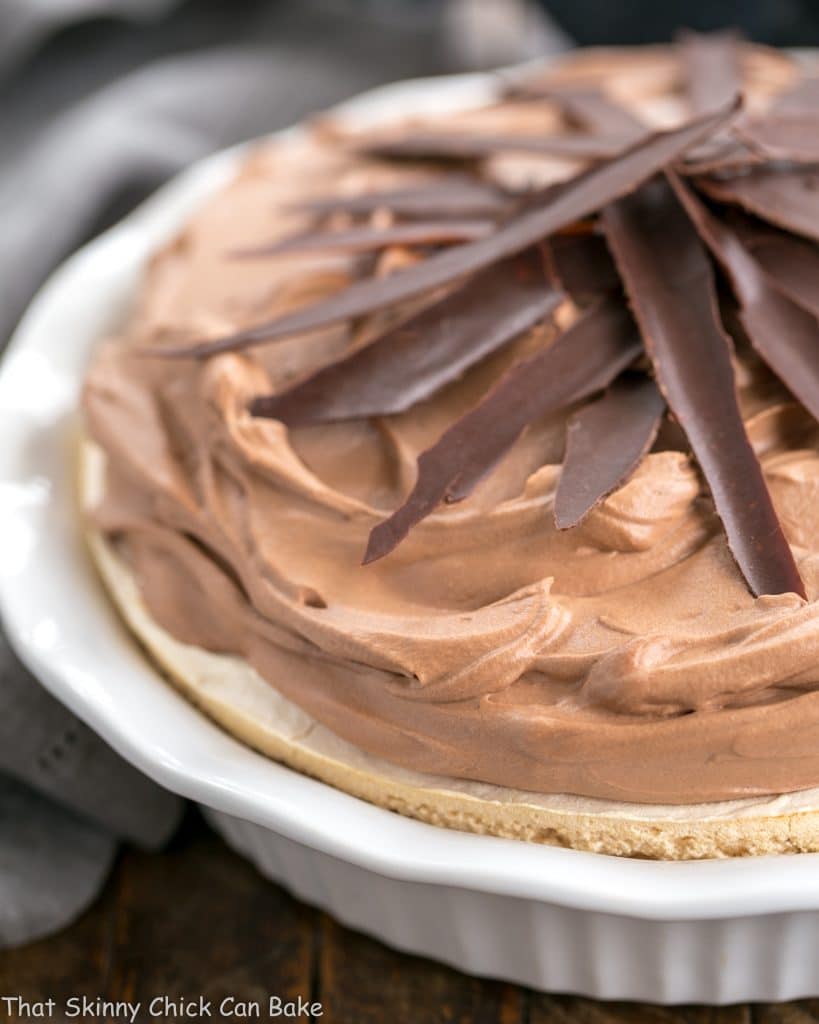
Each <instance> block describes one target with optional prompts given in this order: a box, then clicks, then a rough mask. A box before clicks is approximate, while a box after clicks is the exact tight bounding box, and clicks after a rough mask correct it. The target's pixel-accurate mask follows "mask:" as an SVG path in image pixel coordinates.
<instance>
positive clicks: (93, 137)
mask: <svg viewBox="0 0 819 1024" xmlns="http://www.w3.org/2000/svg"><path fill="white" fill-rule="evenodd" d="M457 3H458V10H457V11H456V12H455V13H456V15H457V17H456V20H455V22H454V24H456V25H457V26H458V31H457V42H458V46H457V47H456V48H453V47H451V46H448V45H447V42H446V39H447V36H446V23H445V19H444V20H442V15H441V12H442V7H441V5H440V4H438V3H437V2H435V0H413V2H409V0H300V3H299V4H289V3H273V2H270V0H258V2H253V0H247V2H243V0H195V2H189V3H177V2H175V0H0V111H2V131H0V224H2V226H3V228H2V231H0V267H2V268H3V269H2V274H0V348H2V345H3V343H4V341H5V340H6V338H7V336H8V334H9V333H10V331H11V330H12V328H13V326H14V324H15V323H16V321H17V319H18V318H19V316H20V314H21V313H22V311H23V310H24V308H25V306H26V304H27V302H28V301H29V299H30V298H31V296H32V295H33V293H34V292H35V291H36V289H37V288H38V287H39V285H40V283H41V282H42V280H43V278H44V277H45V275H46V274H47V273H48V272H49V271H50V270H51V269H52V268H53V267H54V265H55V264H56V263H57V262H58V261H59V260H60V259H61V258H63V256H65V255H66V254H67V253H68V252H70V251H71V250H72V249H73V248H75V247H76V246H77V245H79V244H80V243H82V242H83V241H84V240H85V239H86V238H88V237H89V236H90V235H92V234H94V233H96V232H97V231H98V230H100V229H101V228H102V227H104V226H105V225H106V224H107V223H110V222H111V221H112V220H113V219H116V218H117V217H118V216H120V215H121V214H123V213H124V212H126V211H127V209H128V208H129V207H130V206H132V205H133V204H134V202H136V201H137V200H138V199H139V198H141V197H143V196H145V195H147V194H148V193H149V192H151V191H152V190H153V189H154V188H155V187H156V186H157V185H158V184H160V183H161V182H162V181H163V180H165V179H166V178H167V177H169V176H170V175H171V174H172V173H174V172H175V171H176V170H178V169H179V168H181V167H183V166H185V165H186V164H188V163H190V162H191V161H193V160H196V159H197V158H199V157H201V156H203V155H204V154H206V153H208V152H210V151H212V150H214V149H216V148H218V147H220V146H224V145H227V144H229V143H232V142H236V141H239V140H242V139H245V138H248V137H250V136H253V135H256V134H259V133H262V132H265V131H270V130H273V129H275V128H278V127H282V126H284V125H286V124H289V123H291V122H293V121H294V120H296V119H298V118H300V117H302V116H304V115H306V114H308V113H310V112H311V111H315V110H318V109H321V108H322V107H325V106H327V105H329V104H331V103H333V102H335V101H337V100H339V99H342V98H343V97H345V96H348V95H351V94H353V93H355V92H358V91H360V90H362V89H364V88H367V87H368V86H371V85H375V84H377V83H379V82H383V81H388V80H391V79H396V78H401V77H407V76H410V75H419V74H428V73H432V72H437V71H444V70H452V67H451V62H452V60H453V57H452V54H453V53H457V54H458V56H457V58H454V59H457V60H458V61H459V62H460V63H463V62H464V60H465V59H468V60H474V59H477V60H479V61H492V60H495V59H503V60H507V59H511V58H512V57H513V56H515V53H514V52H508V51H509V45H510V43H509V40H508V39H507V40H506V43H505V44H504V45H505V46H506V47H507V49H506V50H505V51H503V52H502V53H499V52H497V51H494V50H493V49H492V47H491V45H489V44H488V41H487V39H486V38H485V37H484V38H482V37H481V32H480V24H479V22H480V17H481V15H480V11H481V10H485V8H484V7H482V5H481V4H477V5H476V4H475V3H474V0H470V2H469V3H467V4H464V2H463V0H457ZM469 6H471V7H472V15H473V16H475V17H477V19H478V20H477V21H475V20H474V17H473V20H471V21H470V20H469V11H468V10H467V8H468V7H469ZM491 6H497V4H492V5H491ZM89 13H90V14H101V13H107V14H110V15H111V16H112V19H115V20H111V19H109V20H105V21H93V22H88V21H87V20H86V21H83V23H82V24H76V25H74V26H73V27H72V28H71V29H70V31H65V30H64V31H62V32H60V33H59V34H58V35H57V37H56V38H50V34H51V33H53V32H54V30H55V29H56V28H58V27H64V26H65V25H66V24H68V23H69V22H71V21H72V19H73V20H75V21H76V19H78V18H84V19H87V18H88V15H89ZM451 14H452V12H451V11H450V15H451ZM129 18H132V19H133V18H136V19H138V22H129V21H128V19H129ZM464 19H466V20H464ZM450 23H452V22H451V17H450ZM521 25H522V26H523V27H522V32H523V34H524V35H526V37H527V38H528V39H529V40H531V22H530V20H528V19H527V18H523V19H522V20H521ZM524 30H525V31H524ZM470 33H472V35H470ZM491 35H492V33H491V32H490V36H491ZM548 38H550V39H552V42H553V44H554V46H555V48H557V47H558V46H559V45H560V43H561V41H560V40H559V39H558V37H557V36H553V37H552V36H550V37H548ZM465 41H466V51H467V52H465V49H464V46H465ZM547 42H548V40H547V37H546V36H544V37H543V39H542V40H541V43H540V45H541V47H542V48H546V46H547ZM525 52H526V50H525V49H521V50H520V53H525ZM475 54H478V57H477V58H475ZM0 443H2V442H0ZM180 813H181V802H180V801H179V800H178V799H177V798H176V797H174V796H172V795H171V794H168V793H166V792H164V791H163V790H161V789H160V788H159V787H157V786H155V785H154V784H153V783H152V782H150V781H148V780H147V779H145V778H144V777H143V776H141V775H140V774H139V773H138V772H137V771H136V770H135V769H133V768H132V767H130V766H129V765H128V764H126V763H125V762H124V761H122V760H121V759H120V758H119V757H118V756H117V755H115V754H114V753H113V752H112V751H111V750H110V749H109V748H108V747H107V746H106V745H105V744H104V743H103V742H102V741H101V740H100V739H99V738H98V737H97V736H95V734H94V733H92V732H91V731H90V730H89V729H88V728H87V727H85V726H84V725H83V724H82V723H80V722H79V721H77V719H76V718H75V717H74V716H73V715H72V714H71V713H70V712H68V711H67V710H66V709H65V708H63V707H62V706H61V705H59V704H58V703H57V702H56V701H55V700H53V699H52V698H51V697H50V696H49V695H48V694H47V693H46V692H45V691H44V690H43V689H42V688H41V687H40V686H39V685H38V684H37V682H36V681H35V680H34V679H33V678H32V677H31V676H30V675H29V674H28V673H27V672H26V670H25V669H24V668H23V667H22V666H21V665H20V664H19V662H18V661H17V659H16V658H15V657H14V656H13V654H12V653H11V651H10V650H9V649H8V647H7V645H6V644H5V642H4V641H3V640H2V638H1V637H0V947H3V946H4V945H11V944H18V943H23V942H27V941H30V940H31V939H33V938H35V937H37V936H40V935H43V934H46V933H48V932H50V931H53V930H55V929H57V928H59V927H61V926H62V925H64V924H65V923H67V922H68V921H70V920H71V919H72V918H74V917H75V916H76V915H77V914H78V913H80V912H81V911H82V909H83V908H84V907H85V906H86V905H87V904H88V902H89V901H90V900H91V899H93V897H94V895H95V894H96V892H97V891H98V888H99V886H100V885H101V883H102V881H103V880H104V878H105V876H106V874H107V871H108V869H109V866H110V864H111V861H112V858H113V855H114V852H115V849H116V846H117V840H118V839H126V840H129V841H132V842H136V843H139V844H141V845H143V846H146V847H149V848H152V847H157V846H160V845H162V843H164V842H165V841H166V840H167V839H168V837H169V836H170V835H171V834H172V832H173V831H174V829H175V827H176V824H177V822H178V820H179V816H180Z"/></svg>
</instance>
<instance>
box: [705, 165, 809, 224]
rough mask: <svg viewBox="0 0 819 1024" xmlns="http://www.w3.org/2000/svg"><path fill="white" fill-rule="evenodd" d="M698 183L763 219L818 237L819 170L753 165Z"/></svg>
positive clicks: (715, 194)
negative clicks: (736, 172) (723, 176)
mask: <svg viewBox="0 0 819 1024" xmlns="http://www.w3.org/2000/svg"><path fill="white" fill-rule="evenodd" d="M697 186H698V187H699V188H701V189H702V190H703V191H704V192H705V193H707V195H709V196H711V197H712V198H714V199H717V200H719V201H720V202H724V203H736V204H737V205H738V206H741V207H742V208H743V209H745V210H748V211H749V212H750V213H754V214H756V215H757V216H758V217H761V218H762V219H763V220H767V221H770V223H771V224H776V225H778V226H779V227H782V228H787V229H788V230H790V231H795V232H796V233H797V234H799V235H805V236H806V237H807V238H814V239H819V169H817V168H801V167H791V168H781V169H769V168H765V167H759V168H754V169H752V170H749V171H748V172H747V173H745V174H738V175H736V176H735V177H730V178H698V179H697Z"/></svg>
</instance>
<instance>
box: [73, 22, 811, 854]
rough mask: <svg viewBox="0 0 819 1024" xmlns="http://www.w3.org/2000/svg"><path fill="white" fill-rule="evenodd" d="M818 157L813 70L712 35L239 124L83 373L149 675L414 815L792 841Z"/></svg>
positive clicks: (729, 844)
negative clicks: (384, 113)
mask: <svg viewBox="0 0 819 1024" xmlns="http://www.w3.org/2000/svg"><path fill="white" fill-rule="evenodd" d="M442 108H443V105H442ZM817 140H819V66H818V67H817V68H816V69H812V68H811V67H810V66H809V65H802V64H798V63H797V62H796V61H795V60H794V59H792V58H791V57H789V56H786V55H784V54H779V53H777V52H774V51H771V50H767V49H763V48H760V47H755V46H752V45H750V44H748V43H745V42H744V41H742V40H740V39H739V38H737V37H736V36H734V35H732V34H730V33H723V34H718V35H715V36H699V35H694V34H687V35H683V36H681V37H680V38H679V39H678V41H677V42H676V43H675V44H674V45H672V46H668V47H652V48H642V49H634V50H628V49H616V50H590V51H579V52H577V53H575V54H572V55H571V56H569V57H567V58H565V59H564V60H562V61H560V62H558V63H556V64H551V65H550V66H549V67H548V68H546V69H545V70H542V71H540V72H532V71H529V72H528V73H527V74H525V75H521V74H514V75H513V74H500V75H498V76H497V78H496V98H495V99H493V100H492V101H491V102H489V103H487V104H485V105H484V106H483V107H481V108H478V109H468V110H460V111H457V112H454V113H453V112H448V111H446V110H444V109H442V110H441V113H440V114H438V115H435V116H433V115H424V116H418V117H414V118H410V119H407V118H404V119H399V120H397V121H395V122H393V123H382V124H380V125H378V126H377V127H372V126H369V127H367V128H366V129H364V128H362V127H360V126H359V125H357V124H356V123H355V122H354V121H352V120H349V119H345V118H344V117H343V116H341V115H333V114H329V115H326V116H324V117H322V118H320V119H316V120H314V121H313V122H311V123H310V124H309V125H308V126H306V127H304V129H303V130H300V131H298V132H297V133H289V134H287V135H285V136H283V137H281V138H278V139H273V140H271V141H263V142H261V143H259V144H258V145H257V146H256V147H255V148H254V149H253V150H252V151H251V152H250V154H249V155H248V156H247V158H246V160H245V161H244V164H243V166H242V168H241V170H240V172H239V173H238V175H237V176H236V178H235V180H233V181H232V182H231V183H230V184H229V185H227V186H226V187H224V188H223V189H222V190H221V191H220V192H219V193H218V194H217V195H215V196H213V197H212V198H211V199H210V200H208V202H207V203H205V204H204V206H203V207H202V208H201V209H200V210H199V212H198V213H196V214H195V215H194V216H193V217H192V218H191V220H190V221H189V222H188V223H187V225H186V226H185V227H184V229H183V230H182V231H181V232H180V233H179V234H178V236H177V237H176V238H174V239H173V240H172V241H171V242H170V243H169V244H167V245H166V246H165V247H164V248H163V249H161V250H160V251H159V252H158V253H156V255H155V256H154V257H153V259H152V260H151V262H150V264H149V266H148V267H147V270H146V272H145V277H144V282H143V285H142V287H141V289H140V292H139V295H138V297H137V300H136V302H135V305H134V308H133V310H132V311H131V313H130V314H129V315H128V317H127V318H126V319H125V322H124V323H123V326H122V329H121V331H120V332H119V333H118V335H117V336H116V337H112V338H109V339H107V340H105V342H104V343H103V344H101V345H100V347H99V349H98V351H97V353H96V355H95V358H94V360H93V364H92V366H91V367H90V370H89V373H88V378H87V383H86V388H85V394H84V401H83V409H84V420H85V426H86V432H87V440H86V441H85V442H84V446H83V493H84V498H85V507H86V510H87V525H88V530H89V536H90V541H91V547H92V551H93V553H94V555H95V558H96V560H97V563H98V565H99V568H100V570H101V573H102V575H103V578H104V579H105V581H106V583H107V585H108V587H109V589H110V591H111V594H112V596H113V598H114V600H115V601H116V603H117V604H118V606H119V607H120V609H121V611H122V613H123V615H124V617H125V619H126V621H127V622H128V623H129V625H130V627H131V629H132V630H133V631H134V632H135V634H136V635H137V636H138V637H139V639H140V640H141V642H142V644H143V645H144V647H145V648H146V649H147V650H148V652H149V654H150V655H151V656H152V657H153V659H154V660H155V661H156V662H157V663H158V664H159V665H160V667H161V668H162V669H163V670H164V671H165V673H166V674H167V675H168V677H169V678H171V679H172V680H173V681H174V682H175V683H176V684H177V685H178V686H179V687H180V688H181V689H182V691H183V692H184V693H186V694H187V695H188V696H189V697H190V698H191V699H192V700H193V701H195V702H196V703H197V704H199V705H200V706H201V707H202V708H203V709H204V710H205V711H206V712H207V713H209V714H210V715H211V716H212V717H213V718H214V719H216V720H217V721H218V722H219V723H221V724H222V725H223V726H224V727H225V728H226V729H228V730H230V731H231V732H233V733H234V734H235V735H236V736H238V737H239V738H240V739H243V740H244V741H245V742H247V743H249V744H251V745H253V746H254V747H256V748H257V749H259V750H261V751H263V752H265V753H267V754H268V755H270V756H271V757H274V758H276V759H278V760H281V761H283V762H285V763H287V764H289V765H290V766H292V767H294V768H296V769H298V770H301V771H304V772H306V773H308V774H311V775H314V776H316V777H318V778H320V779H322V780H324V781H326V782H329V783H331V784H333V785H336V786H338V787H340V788H342V789H345V790H347V791H348V792H350V793H352V794H354V795H356V796H360V797H362V798H364V799H367V800H371V801H373V802H375V803H378V804H381V805H382V806H385V807H388V808H391V809H393V810H396V811H399V812H401V813H405V814H408V815H412V816H414V817H418V818H421V819H423V820H425V821H429V822H432V823H434V824H438V825H444V826H451V827H455V828H461V829H468V830H472V831H479V832H488V833H493V834H497V835H502V836H511V837H517V838H521V839H526V840H531V841H536V842H545V843H557V844H562V845H566V846H573V847H578V848H583V849H589V850H596V851H601V852H607V853H613V854H625V855H641V856H649V857H664V858H680V857H707V856H729V855H742V854H755V853H768V852H785V851H798V850H817V849H819V604H817V600H816V599H817V596H819V423H817V420H818V419H819V320H818V319H817V318H818V317H819V246H817V242H819V142H817Z"/></svg>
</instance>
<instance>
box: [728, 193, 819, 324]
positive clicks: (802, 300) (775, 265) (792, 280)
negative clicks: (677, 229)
mask: <svg viewBox="0 0 819 1024" xmlns="http://www.w3.org/2000/svg"><path fill="white" fill-rule="evenodd" d="M725 222H726V224H727V226H728V227H729V228H731V230H732V231H734V232H735V233H736V234H737V236H738V237H739V239H740V241H741V242H742V243H743V245H744V246H745V248H746V249H747V250H748V252H750V253H751V255H752V256H753V258H754V259H755V260H756V262H757V263H758V264H759V265H760V266H761V267H762V269H763V270H764V271H765V273H766V274H767V275H768V277H769V278H770V281H771V283H772V284H773V285H775V287H776V288H777V290H778V291H781V292H784V294H785V295H787V296H788V298H789V299H791V300H792V301H793V302H795V303H796V304H797V306H801V307H802V308H803V309H806V310H808V312H809V313H812V314H813V315H814V316H815V317H819V245H817V244H816V243H815V242H810V241H808V240H807V239H805V238H798V237H797V236H796V235H791V234H788V233H787V232H785V231H780V230H779V229H778V228H773V227H769V226H768V225H766V224H762V223H761V222H760V221H757V220H755V219H753V218H751V217H748V216H747V215H745V214H741V213H739V211H737V210H734V211H731V216H730V217H729V218H725Z"/></svg>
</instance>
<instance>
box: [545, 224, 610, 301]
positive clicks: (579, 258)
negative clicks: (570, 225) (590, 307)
mask: <svg viewBox="0 0 819 1024" xmlns="http://www.w3.org/2000/svg"><path fill="white" fill-rule="evenodd" d="M546 252H547V255H548V259H549V263H550V265H551V268H552V273H553V275H554V277H555V278H556V279H557V281H558V282H559V283H560V286H561V287H562V288H563V290H564V291H565V292H567V293H568V294H569V295H570V296H571V298H572V299H573V300H574V301H575V302H577V303H578V304H579V305H586V304H587V303H588V302H590V301H592V300H594V299H596V298H599V297H600V295H602V294H603V293H605V292H610V291H614V290H615V289H619V288H620V275H619V274H618V273H617V268H616V267H615V265H614V261H613V260H612V258H611V253H610V252H609V249H608V246H607V245H606V242H605V239H604V238H603V237H602V235H597V234H592V233H587V234H560V235H552V237H551V238H550V239H549V241H548V242H547V243H546Z"/></svg>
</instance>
